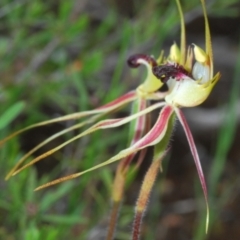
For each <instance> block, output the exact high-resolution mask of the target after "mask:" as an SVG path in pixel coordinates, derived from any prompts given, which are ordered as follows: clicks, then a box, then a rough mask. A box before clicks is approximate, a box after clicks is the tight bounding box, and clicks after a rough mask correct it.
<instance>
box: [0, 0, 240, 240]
mask: <svg viewBox="0 0 240 240" xmlns="http://www.w3.org/2000/svg"><path fill="white" fill-rule="evenodd" d="M163 2H165V1H160V0H152V1H146V3H145V4H143V5H140V6H139V4H138V2H137V1H136V2H135V7H134V9H133V11H134V16H135V17H134V19H131V18H130V17H124V16H123V15H121V14H120V13H119V12H118V11H117V10H116V9H117V8H116V7H114V6H112V5H106V6H105V7H106V10H107V11H108V15H106V16H104V18H102V19H101V18H100V19H98V17H97V16H94V15H91V14H90V13H88V12H86V11H82V12H81V13H78V14H75V12H74V9H75V7H74V3H75V1H63V0H59V1H47V2H44V1H40V0H34V1H27V0H26V1H24V0H22V1H10V0H4V1H2V2H1V6H0V20H1V21H0V32H1V35H0V59H1V60H0V72H1V83H0V116H1V117H0V139H2V138H4V137H5V136H7V135H9V134H10V133H11V132H13V131H15V130H18V129H20V128H22V127H25V126H28V125H29V124H32V123H35V122H39V121H42V120H46V119H50V118H53V117H55V116H58V115H64V114H67V113H72V112H75V111H82V110H86V109H92V108H95V107H97V106H99V105H101V104H103V103H106V102H108V101H110V100H112V99H114V98H116V97H117V96H120V95H121V94H122V93H124V92H126V91H127V90H128V89H130V88H133V87H135V86H137V85H138V84H139V82H140V81H141V80H142V76H141V75H137V76H136V72H134V71H133V72H132V73H130V70H128V69H127V68H126V59H127V57H128V56H129V55H130V54H132V53H136V52H138V51H139V49H144V50H145V51H146V52H148V53H149V54H154V55H155V56H157V54H159V52H160V50H161V47H162V45H163V43H164V42H165V41H166V40H168V39H170V38H172V37H174V39H173V40H176V41H178V40H179V39H175V38H176V36H177V34H174V33H173V29H174V30H176V29H177V28H176V27H177V26H178V23H179V22H178V21H179V20H178V15H177V10H176V7H175V2H174V1H172V2H170V3H169V5H166V4H164V3H163ZM190 2H191V4H190ZM215 2H217V1H215ZM219 3H221V5H219V6H221V8H219V12H220V10H222V9H225V7H226V5H224V3H225V2H224V1H219ZM198 7H199V4H198V2H197V1H184V9H186V11H190V10H192V9H195V8H198ZM210 12H213V13H215V12H216V10H215V9H214V8H211V10H210ZM230 13H231V14H233V13H232V12H231V11H229V12H228V14H230ZM74 14H75V15H74ZM146 18H147V19H148V23H147V24H146V20H145V19H146ZM176 33H177V31H176ZM112 63H114V66H112V65H111V64H112ZM238 66H239V64H238ZM139 77H140V80H136V79H139ZM237 78H239V73H238V72H236V77H235V79H237ZM236 81H237V80H236ZM236 84H237V82H236ZM236 88H237V87H236V85H235V87H233V89H236ZM238 88H239V87H238ZM106 93H107V94H106ZM235 103H236V93H234V92H232V94H231V100H230V106H231V107H232V108H230V109H233V106H234V104H235ZM126 112H127V110H126V109H124V110H123V112H122V113H121V114H126ZM231 114H232V115H231V118H234V119H235V116H234V112H232V111H231ZM226 121H227V123H226V125H225V127H224V128H223V129H222V130H221V131H220V133H219V138H218V139H219V143H218V146H219V147H218V148H217V151H216V158H215V160H214V163H213V167H212V173H211V174H212V176H213V177H212V178H213V180H211V179H210V182H211V181H212V183H211V184H212V185H211V186H210V187H211V192H210V193H211V198H214V188H216V184H217V181H218V179H219V176H220V175H221V173H222V171H223V169H224V164H225V159H226V158H225V157H224V156H226V152H227V151H228V149H229V146H230V145H231V141H232V139H233V135H232V133H233V131H234V129H235V127H236V125H235V124H234V125H231V130H232V131H228V130H229V126H230V125H229V122H228V120H226ZM72 123H73V121H70V123H69V124H72ZM66 126H69V125H68V123H63V124H56V129H59V128H60V129H62V128H64V127H66ZM53 129H55V128H54V127H53ZM226 129H228V130H227V131H226ZM126 130H127V129H126V128H125V129H124V130H123V129H121V131H118V130H113V131H108V132H107V134H108V136H109V137H108V139H106V140H105V141H100V140H99V139H101V136H102V135H101V134H100V133H99V132H98V133H95V134H93V135H92V136H91V137H86V138H85V139H84V140H81V141H77V142H76V143H75V144H72V145H69V146H68V147H66V148H65V149H64V150H62V151H60V152H58V153H56V154H54V156H53V157H52V158H49V159H46V160H43V165H41V167H40V165H39V167H37V168H36V167H31V168H30V169H27V170H24V171H23V172H21V174H18V175H17V176H14V177H13V178H11V179H10V180H9V181H7V182H5V181H4V177H5V175H6V174H7V173H8V171H9V170H10V169H11V167H13V166H14V164H15V163H16V162H17V160H18V159H19V158H20V157H21V156H22V155H23V154H24V152H25V151H26V149H27V148H29V147H30V146H29V144H30V143H31V142H35V141H38V140H39V139H41V136H40V137H39V136H37V135H36V134H39V135H41V134H43V137H45V138H46V137H48V135H47V132H48V131H49V128H42V130H36V131H31V132H30V133H29V135H23V136H19V137H16V138H14V139H12V140H11V141H9V142H8V143H7V144H5V145H4V146H3V147H1V149H0V166H1V168H0V176H1V178H0V186H1V198H0V239H6V240H7V239H9V240H10V239H16V240H17V239H24V240H28V239H29V240H38V239H39V240H40V239H46V240H55V239H59V240H61V239H63V240H64V239H67V238H71V239H87V235H88V234H89V231H91V229H92V228H93V227H95V226H96V225H97V224H98V223H99V222H102V221H103V222H104V220H106V216H107V214H108V212H109V204H110V203H109V202H110V200H109V202H107V200H106V199H110V194H111V184H112V181H113V168H114V166H111V167H107V168H104V169H101V170H100V171H97V172H95V173H94V174H86V175H84V177H81V178H80V179H76V180H74V181H69V182H66V183H63V184H60V185H57V186H56V187H52V188H50V189H46V190H43V191H39V192H34V191H33V189H34V188H35V187H37V186H38V185H40V184H43V183H46V182H47V181H49V180H53V179H55V178H57V177H59V176H64V175H66V174H69V173H73V172H77V171H79V170H81V169H87V168H89V167H91V166H93V165H94V164H96V163H99V162H101V161H104V160H105V159H107V158H108V157H109V156H110V155H111V154H113V151H114V152H117V151H118V150H120V149H122V148H123V147H124V146H125V139H126V138H127V132H126ZM51 131H52V130H51ZM74 134H76V132H73V133H69V134H68V135H67V136H66V137H61V139H60V140H59V141H64V140H66V139H67V138H69V137H71V136H73V135H74ZM24 136H25V137H26V138H29V139H30V140H29V139H28V140H26V139H24ZM223 139H224V140H223ZM59 141H57V142H56V144H57V143H59ZM26 143H27V146H26V145H24V144H26ZM222 145H223V147H222ZM109 146H110V147H109ZM45 150H46V149H45ZM83 150H84V151H83ZM219 156H221V164H220V165H219V160H218V159H219ZM47 161H48V162H50V161H51V164H53V165H54V167H50V169H49V170H48V166H49V165H47ZM44 165H46V167H45V169H44ZM215 165H217V167H215ZM40 169H42V170H40ZM131 181H133V179H132V180H131ZM99 189H100V190H99ZM159 191H160V190H159ZM156 194H157V195H159V194H160V192H157V193H156ZM131 207H132V208H130V206H123V209H122V213H121V217H120V220H119V224H120V227H119V229H120V231H119V233H118V234H119V239H129V232H130V229H127V230H125V228H124V226H126V225H131V221H132V218H133V214H132V212H131V211H133V210H132V209H133V206H131ZM219 207H220V206H219ZM158 208H159V209H160V210H161V206H158ZM92 209H94V212H93V211H92ZM152 219H154V221H157V217H156V216H155V215H154V214H153V217H152ZM154 221H152V222H153V223H154ZM145 234H146V235H148V234H149V236H151V234H153V232H152V231H151V229H150V228H149V229H148V230H146V233H145ZM80 236H81V238H80Z"/></svg>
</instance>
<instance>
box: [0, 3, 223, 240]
mask: <svg viewBox="0 0 240 240" xmlns="http://www.w3.org/2000/svg"><path fill="white" fill-rule="evenodd" d="M176 3H177V7H178V11H179V14H180V23H181V43H180V47H178V46H177V44H176V43H174V44H173V45H172V46H171V48H170V52H169V55H168V56H164V53H163V52H162V53H161V54H160V56H159V57H158V58H157V59H155V58H154V57H153V56H148V55H145V54H136V55H134V56H131V57H130V58H129V59H128V64H129V66H130V67H133V68H137V67H139V66H140V65H144V66H145V67H146V68H147V76H146V78H145V81H144V82H143V83H142V84H141V85H140V86H138V87H137V88H136V90H134V91H130V92H128V93H126V94H125V95H123V96H121V97H119V98H117V99H116V100H113V101H112V102H110V103H108V104H106V105H103V106H101V107H99V108H97V109H95V110H90V111H84V112H78V113H73V114H69V115H66V116H63V117H59V118H55V119H53V120H49V121H44V122H40V123H37V124H34V125H31V126H29V127H26V128H24V129H21V130H19V131H17V132H15V133H13V134H12V135H10V136H8V137H6V138H5V139H3V140H2V141H0V145H1V144H3V143H4V142H6V141H7V140H9V139H11V138H12V137H14V136H16V135H18V134H20V133H22V132H24V131H26V130H29V129H31V128H35V127H40V126H43V125H46V124H50V123H55V122H60V121H67V120H70V119H84V120H83V121H82V122H80V123H78V124H76V125H73V126H71V127H69V128H67V129H65V130H63V131H60V132H58V133H56V134H54V135H53V136H51V137H49V138H48V139H46V140H45V141H44V142H42V143H40V144H39V145H37V146H36V147H35V148H33V149H32V150H31V151H29V152H28V153H26V154H25V155H24V156H23V157H22V158H21V159H20V160H19V161H18V163H17V164H16V165H15V166H14V167H13V169H12V170H11V171H10V172H9V174H8V175H7V176H6V179H8V178H10V177H11V176H13V175H16V174H17V173H19V172H21V171H22V170H23V169H25V168H27V167H29V166H31V165H33V164H35V163H36V162H38V161H40V160H42V159H44V158H45V157H47V156H49V155H51V154H52V153H54V152H56V151H58V150H59V149H61V148H63V147H64V146H66V145H68V144H70V143H72V142H73V141H75V140H77V139H79V138H81V137H83V136H86V135H88V134H90V133H93V132H95V131H97V130H100V129H106V128H115V127H119V126H122V125H124V124H127V123H130V134H129V145H128V147H127V148H125V149H124V150H122V151H120V152H119V153H118V154H116V155H115V156H113V157H111V158H110V159H108V160H106V161H105V162H103V163H100V164H98V165H95V166H93V167H91V168H89V169H86V170H84V171H82V172H78V173H75V174H72V175H69V176H65V177H62V178H59V179H56V180H53V181H51V182H48V183H46V184H44V185H42V186H40V187H38V188H36V190H40V189H42V188H45V187H49V186H52V185H54V184H58V183H60V182H64V181H66V180H70V179H74V178H77V177H79V176H81V175H83V174H85V173H87V172H91V171H93V170H96V169H98V168H101V167H103V166H106V165H108V164H110V163H113V162H116V161H119V160H121V161H120V163H119V165H118V167H117V171H116V176H115V180H114V183H113V193H112V202H113V207H112V212H111V215H110V224H109V230H108V234H107V239H108V240H110V239H113V237H114V231H115V225H116V221H117V215H118V211H119V206H120V202H121V201H122V199H123V194H124V193H123V192H124V185H125V180H126V175H127V174H128V173H129V171H130V168H129V167H130V165H131V163H132V159H133V158H134V157H135V156H137V161H136V163H135V165H134V169H135V170H136V169H137V168H138V167H139V165H140V164H141V163H142V161H143V159H144V157H145V153H146V149H147V147H149V146H154V156H153V160H152V163H151V165H150V167H149V169H148V171H147V173H146V175H145V177H144V180H143V184H142V187H141V189H140V194H139V198H138V200H137V203H136V213H135V219H134V224H133V232H132V239H133V240H137V239H139V236H140V228H141V222H142V218H143V215H144V212H145V210H146V207H147V201H148V199H149V195H150V192H151V190H152V187H153V184H154V181H155V179H156V177H157V174H158V172H159V169H160V170H161V161H162V159H163V157H164V155H165V154H166V153H167V149H168V143H169V139H170V137H171V133H172V130H173V127H174V123H175V121H176V119H178V120H179V121H180V123H181V125H182V126H183V129H184V131H185V134H186V137H187V140H188V143H189V146H190V150H191V152H192V155H193V158H194V161H195V164H196V168H197V172H198V176H199V179H200V183H201V186H202V189H203V193H204V197H205V201H206V207H207V217H206V231H207V227H208V222H209V209H208V199H207V198H208V197H207V187H206V183H205V179H204V174H203V171H202V167H201V163H200V160H199V156H198V153H197V149H196V146H195V143H194V140H193V136H192V134H191V131H190V129H189V127H188V124H187V121H186V119H185V117H184V115H183V112H182V110H181V108H182V107H194V106H197V105H199V104H201V103H202V102H204V101H205V100H206V99H207V97H208V96H209V94H210V93H211V91H212V89H213V87H214V86H215V84H216V83H217V82H218V80H219V78H220V73H217V74H216V75H214V74H213V72H214V71H213V53H212V46H211V36H210V30H209V24H208V19H207V13H206V7H205V2H204V0H201V4H202V8H203V15H204V21H205V50H203V49H201V48H200V47H198V46H197V45H195V44H192V45H191V46H189V47H188V48H186V37H185V24H184V17H183V13H182V8H181V5H180V1H179V0H176ZM163 85H166V86H167V87H168V90H167V91H165V92H163V91H161V88H162V86H163ZM151 100H154V101H155V102H156V103H154V104H151ZM129 103H132V112H131V114H130V115H129V116H127V117H123V118H116V119H105V120H101V121H98V122H97V120H98V119H99V118H102V117H103V116H105V115H107V114H109V113H111V112H113V111H116V110H118V109H119V108H121V107H123V106H125V105H127V104H129ZM155 109H160V110H159V116H158V118H157V120H156V122H155V124H154V125H153V127H151V126H150V114H149V113H151V112H152V111H153V110H155ZM94 122H96V123H95V124H93V125H92V126H90V127H89V128H87V129H86V130H85V131H83V132H81V133H80V134H78V135H76V136H74V137H73V138H71V139H69V140H68V141H66V142H64V143H62V144H60V145H59V146H57V147H55V148H53V149H51V150H49V151H47V152H45V153H44V154H42V155H40V156H38V157H36V158H34V159H33V160H32V161H31V162H29V163H27V164H25V165H23V163H24V161H25V160H26V159H27V158H28V157H29V156H30V155H32V153H34V152H35V151H36V150H37V149H39V148H40V147H42V146H43V145H45V144H47V143H48V142H50V141H52V140H53V139H55V138H57V137H59V136H61V135H63V134H65V133H67V132H69V131H72V130H74V129H77V128H80V127H82V126H85V125H87V124H92V123H94ZM138 152H139V154H138V155H136V153H138ZM22 165H23V166H22Z"/></svg>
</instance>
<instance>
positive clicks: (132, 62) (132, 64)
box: [127, 54, 157, 68]
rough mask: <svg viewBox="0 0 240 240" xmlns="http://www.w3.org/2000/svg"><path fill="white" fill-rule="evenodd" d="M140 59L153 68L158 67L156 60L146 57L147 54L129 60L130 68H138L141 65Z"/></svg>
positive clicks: (136, 55) (137, 55)
mask: <svg viewBox="0 0 240 240" xmlns="http://www.w3.org/2000/svg"><path fill="white" fill-rule="evenodd" d="M140 59H143V60H145V61H147V62H148V63H149V64H150V65H151V66H152V67H154V66H157V62H156V60H155V59H154V58H153V57H151V56H148V55H145V54H135V55H133V56H131V57H129V58H128V60H127V63H128V65H129V67H131V68H137V67H139V66H140V64H141V63H139V62H138V61H139V60H140Z"/></svg>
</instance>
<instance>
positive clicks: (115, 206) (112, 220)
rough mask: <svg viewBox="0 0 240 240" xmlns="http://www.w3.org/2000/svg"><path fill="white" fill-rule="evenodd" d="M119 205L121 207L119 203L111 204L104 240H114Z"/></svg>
mask: <svg viewBox="0 0 240 240" xmlns="http://www.w3.org/2000/svg"><path fill="white" fill-rule="evenodd" d="M120 205H121V204H120V201H118V202H113V204H112V210H111V214H110V219H109V226H108V232H107V237H106V240H112V239H113V238H114V234H115V229H116V223H117V219H118V213H119V209H120Z"/></svg>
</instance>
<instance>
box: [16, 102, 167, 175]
mask: <svg viewBox="0 0 240 240" xmlns="http://www.w3.org/2000/svg"><path fill="white" fill-rule="evenodd" d="M164 104H165V103H163V102H160V103H156V104H154V105H152V106H150V107H148V108H146V109H144V110H143V111H140V112H138V113H136V114H133V115H131V116H128V117H125V118H117V119H107V120H103V121H100V122H98V123H96V124H95V125H93V126H92V127H90V128H88V129H87V130H85V131H84V132H82V133H80V134H78V135H77V136H75V137H73V138H71V139H69V140H68V141H66V142H64V143H62V144H60V145H59V146H57V147H55V148H53V149H51V150H49V151H47V152H45V153H43V154H42V155H40V156H38V157H36V158H34V159H33V160H32V161H31V162H29V163H28V164H26V165H24V166H23V167H21V168H19V169H18V170H17V171H15V172H14V173H13V174H12V176H13V175H16V174H17V173H19V172H20V171H22V170H23V169H25V168H27V167H29V166H31V165H33V164H34V163H36V162H38V161H40V160H41V159H44V158H46V157H47V156H49V155H51V154H53V153H54V152H56V151H58V150H60V149H61V148H63V147H65V146H66V145H68V144H69V143H71V142H73V141H75V140H77V139H79V138H81V137H83V136H86V135H88V134H90V133H92V132H95V131H97V130H99V129H105V128H114V127H119V126H121V125H123V124H126V123H128V122H130V121H132V120H134V119H136V118H137V117H140V116H142V115H145V114H147V113H149V112H151V111H153V110H155V109H157V108H160V107H162V106H163V105H164ZM123 157H125V156H123Z"/></svg>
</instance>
